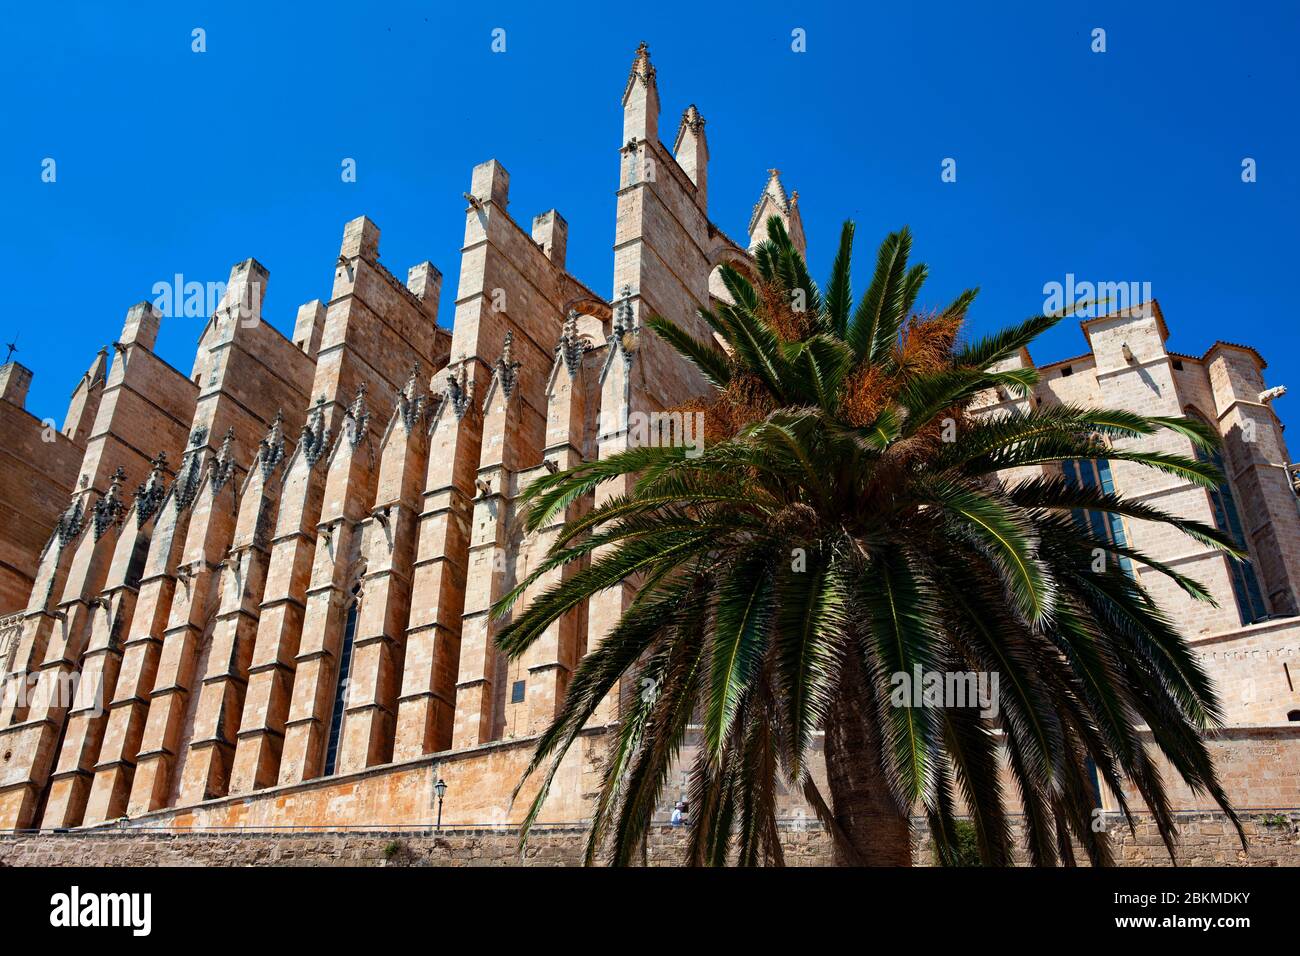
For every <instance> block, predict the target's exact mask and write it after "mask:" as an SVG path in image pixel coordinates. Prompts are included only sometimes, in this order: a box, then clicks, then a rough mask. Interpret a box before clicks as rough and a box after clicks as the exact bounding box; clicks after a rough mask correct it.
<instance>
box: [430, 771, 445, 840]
mask: <svg viewBox="0 0 1300 956" xmlns="http://www.w3.org/2000/svg"><path fill="white" fill-rule="evenodd" d="M433 791H434V793H436V794H437V795H438V823H437V826H436V827H435V829H437V830H441V829H442V798H443V796H444V795H445V794H446V793H447V782H446V781H445V780H443V779H442V777H439V778H438V782H437V783H435V784H434V785H433Z"/></svg>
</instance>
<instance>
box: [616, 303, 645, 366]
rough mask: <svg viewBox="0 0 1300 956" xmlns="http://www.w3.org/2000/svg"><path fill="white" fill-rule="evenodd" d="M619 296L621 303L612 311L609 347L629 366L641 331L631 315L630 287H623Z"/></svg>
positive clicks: (638, 342)
mask: <svg viewBox="0 0 1300 956" xmlns="http://www.w3.org/2000/svg"><path fill="white" fill-rule="evenodd" d="M620 295H621V301H620V302H619V304H618V307H617V308H616V309H615V310H614V322H613V327H612V328H611V330H610V336H609V347H610V348H611V349H612V350H615V351H617V352H618V353H619V354H620V355H622V356H623V362H624V363H625V364H627V365H631V364H632V356H633V355H634V354H635V353H636V350H637V347H638V346H639V345H640V338H641V330H640V329H639V328H637V327H636V317H635V316H634V315H633V313H632V287H631V286H630V285H625V286H623V289H622V292H621V293H620Z"/></svg>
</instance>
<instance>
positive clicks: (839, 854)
mask: <svg viewBox="0 0 1300 956" xmlns="http://www.w3.org/2000/svg"><path fill="white" fill-rule="evenodd" d="M848 657H849V658H850V659H849V660H846V661H845V665H844V669H843V671H842V677H841V686H840V693H839V695H838V697H837V699H836V702H835V704H834V705H833V706H832V707H831V711H830V713H829V714H828V715H827V720H826V745H825V752H826V778H827V784H828V785H829V787H830V795H831V812H832V813H833V814H834V817H835V822H836V823H837V824H838V827H837V829H838V831H839V833H838V834H836V840H835V863H836V865H837V866H854V865H858V866H911V865H912V840H911V827H910V823H909V820H908V817H907V815H906V814H902V813H899V812H898V808H897V806H895V804H894V799H893V797H892V796H891V795H890V793H889V787H888V784H886V782H885V778H884V774H883V772H882V771H881V768H880V741H879V734H878V730H877V726H876V722H875V721H874V720H873V719H872V717H871V715H872V713H873V712H874V704H873V702H872V700H871V695H870V691H869V690H868V688H867V685H866V676H865V674H864V673H863V671H862V665H861V663H860V662H858V660H857V658H856V657H855V655H853V654H849V655H848Z"/></svg>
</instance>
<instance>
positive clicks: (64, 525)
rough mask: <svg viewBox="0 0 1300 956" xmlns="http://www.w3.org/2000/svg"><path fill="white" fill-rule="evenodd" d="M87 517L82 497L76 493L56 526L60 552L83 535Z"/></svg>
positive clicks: (55, 533) (55, 530) (82, 484)
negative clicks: (82, 531)
mask: <svg viewBox="0 0 1300 956" xmlns="http://www.w3.org/2000/svg"><path fill="white" fill-rule="evenodd" d="M85 486H86V483H85V478H84V476H83V480H82V483H81V487H82V488H84V487H85ZM85 517H86V513H85V511H84V509H83V508H82V505H81V496H80V495H79V494H77V493H76V492H74V493H73V499H72V503H71V504H69V505H68V508H67V510H66V511H64V512H63V514H61V515H59V521H58V523H57V524H56V525H55V526H54V536H55V538H57V539H58V542H59V548H60V550H62V549H63V548H66V547H67V546H68V542H69V541H71V540H72V539H73V538H75V537H76V536H77V535H79V534H81V529H82V527H83V524H84V519H85Z"/></svg>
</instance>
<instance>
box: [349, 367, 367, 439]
mask: <svg viewBox="0 0 1300 956" xmlns="http://www.w3.org/2000/svg"><path fill="white" fill-rule="evenodd" d="M369 424H370V409H368V408H367V407H366V383H365V382H362V383H361V384H360V385H358V386H357V395H356V398H354V399H352V404H351V405H349V406H348V408H347V411H345V412H344V413H343V428H344V431H345V433H346V434H347V436H348V442H349V443H351V445H352V447H353V448H356V447H357V445H359V444H361V439H363V438H365V437H366V426H367V425H369Z"/></svg>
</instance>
